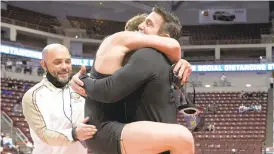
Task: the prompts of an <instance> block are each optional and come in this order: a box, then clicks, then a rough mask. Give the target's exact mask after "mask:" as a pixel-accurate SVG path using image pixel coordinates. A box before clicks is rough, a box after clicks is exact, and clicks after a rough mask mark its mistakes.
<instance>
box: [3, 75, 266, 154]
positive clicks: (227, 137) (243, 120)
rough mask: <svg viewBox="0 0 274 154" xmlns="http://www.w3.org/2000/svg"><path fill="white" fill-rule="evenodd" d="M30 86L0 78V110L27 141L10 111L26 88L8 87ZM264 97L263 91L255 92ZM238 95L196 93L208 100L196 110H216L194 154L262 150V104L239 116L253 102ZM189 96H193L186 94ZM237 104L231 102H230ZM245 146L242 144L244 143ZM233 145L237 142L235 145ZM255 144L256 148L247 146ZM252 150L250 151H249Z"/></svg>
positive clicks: (19, 116)
mask: <svg viewBox="0 0 274 154" xmlns="http://www.w3.org/2000/svg"><path fill="white" fill-rule="evenodd" d="M10 83H12V84H17V85H23V84H25V85H26V84H27V85H28V86H29V87H31V86H33V85H34V84H35V82H32V81H22V80H16V79H13V80H11V79H6V78H2V79H1V84H2V87H1V90H2V92H3V91H7V90H8V91H11V93H9V94H1V100H2V102H1V110H3V111H4V112H5V113H7V115H8V116H10V117H11V119H12V120H13V121H14V125H15V126H16V127H18V128H19V129H20V130H21V131H22V132H23V133H24V134H25V135H26V136H27V137H28V139H29V140H30V141H31V137H30V134H29V128H28V124H27V123H26V121H25V118H24V116H23V114H22V113H20V112H19V113H18V112H16V113H15V112H13V107H14V106H15V104H17V103H18V101H20V100H21V99H22V94H23V93H24V92H25V91H26V90H27V89H13V88H11V87H8V86H10V85H9V84H10ZM259 93H260V94H263V96H264V97H267V94H266V93H265V92H259ZM239 94H240V93H239V92H212V93H196V97H197V100H204V99H209V98H210V101H198V102H199V103H197V104H196V106H197V107H199V108H201V109H203V110H204V112H205V108H206V107H207V105H208V104H212V103H215V105H217V111H216V112H215V113H211V112H205V113H202V115H201V117H204V118H205V123H206V124H213V125H214V126H215V131H214V132H209V131H205V130H203V131H200V132H194V137H195V147H196V154H206V153H208V154H220V153H222V154H224V153H229V152H231V149H232V148H234V149H236V150H237V151H238V153H242V154H258V152H260V151H261V150H262V143H263V141H264V138H265V132H266V106H267V105H266V104H267V103H266V101H265V100H259V101H257V103H259V104H261V105H262V111H261V112H255V111H249V112H247V113H239V112H238V111H237V106H238V105H240V104H242V103H243V104H244V105H250V104H251V103H252V102H253V101H254V100H241V99H239ZM190 95H193V94H190ZM232 98H233V99H232ZM237 98H238V100H237ZM234 101H235V102H238V103H232V102H234ZM177 120H178V123H179V124H182V125H185V124H186V123H185V121H184V118H183V115H182V114H181V113H180V112H178V116H177ZM247 142H248V143H249V144H246V143H247ZM235 143H238V144H237V145H235ZM251 145H256V146H251ZM251 147H252V148H251Z"/></svg>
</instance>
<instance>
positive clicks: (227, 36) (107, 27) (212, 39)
mask: <svg viewBox="0 0 274 154" xmlns="http://www.w3.org/2000/svg"><path fill="white" fill-rule="evenodd" d="M1 13H2V15H1V16H2V17H5V18H3V19H2V21H3V22H8V23H11V24H16V25H19V26H25V27H28V28H34V29H37V26H36V25H39V26H40V29H39V30H43V31H48V32H51V33H56V31H55V29H54V27H60V26H61V24H60V23H59V21H58V19H57V18H56V17H54V16H50V15H46V14H42V13H38V12H34V11H31V10H26V9H23V8H19V7H15V6H10V5H8V7H7V10H4V9H1ZM9 19H15V20H16V22H15V23H13V21H10V20H9ZM67 19H68V20H69V22H70V24H71V26H72V27H73V28H81V29H86V30H87V34H88V36H89V37H91V38H97V39H102V38H104V37H106V36H107V35H110V34H113V33H115V32H119V31H123V30H124V26H125V22H119V21H109V20H100V19H90V18H83V17H73V16H67ZM17 21H19V22H17ZM270 29H271V24H270V23H259V24H230V25H229V24H224V25H191V26H183V28H182V34H183V35H185V36H189V41H190V43H191V44H197V45H200V44H246V43H260V42H261V34H270Z"/></svg>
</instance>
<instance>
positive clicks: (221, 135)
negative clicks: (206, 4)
mask: <svg viewBox="0 0 274 154" xmlns="http://www.w3.org/2000/svg"><path fill="white" fill-rule="evenodd" d="M1 17H2V18H1V23H6V24H10V25H16V26H20V27H25V28H29V29H34V30H37V31H38V32H40V31H42V32H47V33H46V34H47V35H49V36H52V34H54V35H53V36H56V35H58V38H57V39H60V38H61V39H63V38H64V37H65V36H64V35H65V33H64V32H60V31H57V29H62V24H61V23H60V22H59V19H58V18H57V17H56V16H52V15H47V14H44V13H39V12H35V11H32V10H28V9H24V8H20V7H17V6H12V5H7V9H6V10H5V9H1ZM66 20H68V21H69V24H70V26H71V28H73V29H83V30H86V33H87V36H88V38H80V39H82V40H80V41H79V40H77V39H76V38H69V37H67V38H69V39H71V41H72V42H73V41H74V42H77V41H79V42H81V41H83V43H82V51H83V52H82V53H83V54H82V57H83V58H94V57H95V52H96V50H97V49H98V46H99V43H93V41H91V40H89V39H90V38H92V39H96V40H102V39H103V38H104V37H106V36H108V35H111V34H113V33H115V32H119V31H123V29H124V25H125V22H121V21H112V20H103V19H95V18H87V17H78V16H71V15H67V16H66ZM5 28H6V27H5ZM3 29H4V28H3ZM1 34H2V35H1V38H2V40H1V44H3V45H9V46H13V47H17V48H24V49H28V50H32V51H41V50H42V49H43V47H45V46H46V45H47V44H48V38H50V37H49V36H47V35H45V36H40V35H41V34H32V33H27V32H22V31H20V30H18V32H17V36H16V41H11V40H10V38H7V37H6V34H4V32H2V30H1ZM43 34H44V33H43ZM38 35H39V36H38ZM264 35H266V36H268V35H269V36H270V37H271V38H272V39H271V41H272V42H271V43H269V42H264V41H263V39H264V38H263V37H264ZM182 38H185V40H186V42H187V43H186V44H185V43H182V44H183V46H182V49H183V51H184V58H185V59H186V60H188V61H189V62H191V64H199V65H205V64H206V65H211V64H263V63H271V62H273V58H274V56H273V54H274V52H273V42H274V41H273V40H274V39H273V33H272V23H271V22H269V23H248V24H246V23H239V24H208V25H186V26H183V28H182ZM230 45H231V46H233V47H230ZM248 45H250V46H251V47H249V46H248ZM256 45H258V47H257V46H256ZM264 45H265V46H264ZM227 46H229V48H228V49H224V48H226V47H227ZM235 46H236V47H235ZM254 46H255V47H254ZM268 46H271V50H272V59H271V58H270V59H269V58H268V59H267V58H266V57H267V56H269V53H267V52H268V51H269V50H270V49H268ZM237 47H239V48H237ZM217 48H218V50H219V53H220V55H219V57H218V56H216V53H215V52H216V49H217ZM216 57H218V58H216ZM18 59H20V60H25V61H31V62H32V64H31V65H30V66H31V67H32V68H35V69H34V70H36V69H38V68H39V67H40V66H39V61H38V60H37V59H36V60H33V59H32V58H26V57H21V56H15V55H9V54H5V53H1V67H2V69H3V70H5V67H6V62H7V61H8V60H11V61H12V62H13V66H12V68H13V69H12V71H11V73H17V74H20V75H22V74H23V71H22V72H16V71H15V69H16V68H15V67H16V65H15V63H16V61H18ZM78 68H79V67H77V69H76V67H75V70H78ZM205 72H206V71H203V72H198V73H201V74H202V75H204V74H203V73H205ZM9 73H10V72H7V73H6V74H9ZM198 73H197V74H198ZM221 73H222V72H220V74H221ZM6 74H5V75H2V77H1V111H2V112H3V113H4V114H5V115H7V116H8V117H9V118H10V119H11V120H12V125H13V127H14V128H18V129H19V130H20V132H22V133H23V136H25V137H26V139H27V140H28V141H30V142H32V139H31V136H30V130H29V126H28V124H27V122H26V121H25V119H24V115H23V113H22V112H14V107H15V105H16V104H20V103H21V100H22V96H23V95H24V93H25V92H26V91H27V90H28V89H29V88H30V87H32V86H33V85H35V84H36V83H37V78H38V79H40V78H42V76H39V75H37V73H36V71H32V72H31V73H30V74H29V75H28V76H26V77H27V80H26V79H22V78H14V77H11V76H9V75H6ZM197 74H195V76H193V77H192V78H195V80H197V85H196V90H197V92H196V104H195V107H197V108H199V109H201V110H202V113H201V117H202V118H204V120H205V124H206V126H208V125H209V124H212V125H214V131H210V130H207V128H206V127H205V129H203V130H201V131H198V132H193V135H194V137H195V149H196V150H195V151H196V152H195V154H262V151H264V150H265V148H266V146H265V141H266V138H267V137H268V136H267V135H266V134H267V117H268V115H267V113H268V112H267V111H268V110H269V109H268V102H267V98H268V97H269V96H268V92H267V91H259V90H258V91H252V92H253V93H259V94H262V95H263V97H264V99H256V98H251V99H242V98H240V97H239V95H240V93H241V91H242V89H233V91H230V89H231V88H233V85H232V86H231V85H230V89H229V90H227V87H221V88H222V90H219V91H218V90H216V89H214V87H215V86H211V88H212V90H211V91H210V90H209V91H210V92H200V91H199V90H201V89H199V87H203V88H204V85H202V83H201V82H200V81H199V84H200V85H198V80H199V79H198V75H197ZM32 77H33V78H32ZM34 77H35V80H34ZM196 77H197V79H196ZM247 77H248V76H247ZM258 82H266V81H259V79H258ZM215 88H216V87H215ZM260 88H261V87H260ZM266 89H267V88H266ZM189 96H190V97H193V93H189ZM213 103H214V104H217V110H216V112H208V111H206V110H207V107H208V105H209V104H213ZM254 103H257V104H260V105H261V106H262V109H261V111H260V112H257V111H248V112H245V113H241V112H239V107H240V106H241V105H242V104H244V105H251V104H254ZM271 110H273V108H272V109H271ZM3 113H2V116H3ZM177 121H178V123H179V124H181V125H186V122H185V121H184V115H183V114H182V113H181V112H180V111H178V113H177ZM18 141H19V140H18ZM232 149H234V150H235V153H233V152H232ZM8 152H9V151H8ZM89 153H92V152H91V149H90V150H89Z"/></svg>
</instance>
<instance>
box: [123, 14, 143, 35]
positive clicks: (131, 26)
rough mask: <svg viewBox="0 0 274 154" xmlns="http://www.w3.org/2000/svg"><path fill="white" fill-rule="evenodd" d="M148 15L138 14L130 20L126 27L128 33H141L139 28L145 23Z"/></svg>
mask: <svg viewBox="0 0 274 154" xmlns="http://www.w3.org/2000/svg"><path fill="white" fill-rule="evenodd" d="M146 17H147V14H146V13H144V14H138V15H136V16H134V17H132V18H131V19H129V20H128V22H127V23H126V26H125V30H126V31H139V28H138V26H139V25H140V24H141V23H142V22H144V21H145V19H146Z"/></svg>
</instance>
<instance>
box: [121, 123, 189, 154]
mask: <svg viewBox="0 0 274 154" xmlns="http://www.w3.org/2000/svg"><path fill="white" fill-rule="evenodd" d="M121 139H122V140H121V151H122V154H140V153H141V154H159V153H161V152H165V151H171V154H194V139H193V136H192V134H191V132H190V131H189V130H188V129H187V128H186V127H184V126H182V125H178V124H166V123H159V122H151V121H138V122H133V123H130V124H127V125H126V126H125V127H124V129H123V131H122V136H121Z"/></svg>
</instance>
